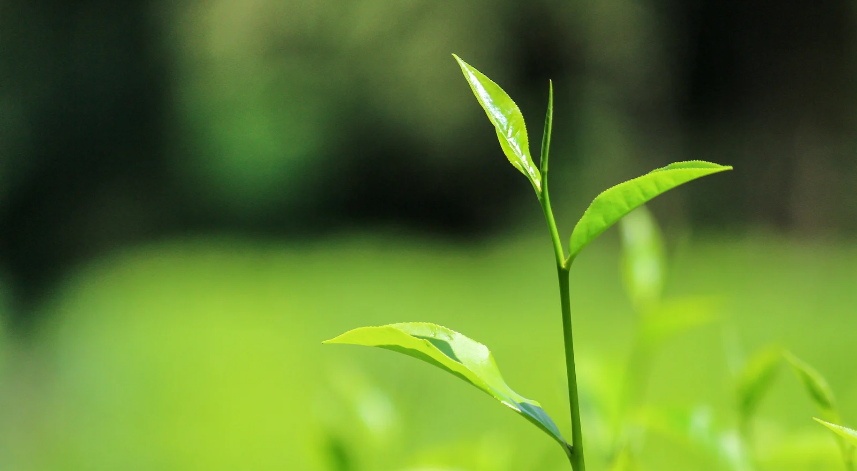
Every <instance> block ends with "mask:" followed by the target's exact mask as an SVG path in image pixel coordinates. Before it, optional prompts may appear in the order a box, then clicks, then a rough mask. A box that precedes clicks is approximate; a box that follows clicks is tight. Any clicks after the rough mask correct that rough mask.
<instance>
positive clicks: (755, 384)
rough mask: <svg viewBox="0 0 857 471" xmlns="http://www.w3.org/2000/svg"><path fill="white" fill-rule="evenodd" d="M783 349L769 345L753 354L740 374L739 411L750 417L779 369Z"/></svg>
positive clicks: (743, 416) (745, 418) (738, 388)
mask: <svg viewBox="0 0 857 471" xmlns="http://www.w3.org/2000/svg"><path fill="white" fill-rule="evenodd" d="M782 355H783V353H782V349H780V348H776V347H769V348H765V349H762V350H760V351H759V352H757V353H756V354H755V355H753V357H752V358H750V360H748V361H747V363H746V364H745V365H744V368H743V369H742V370H741V372H740V373H739V375H738V387H737V396H738V397H737V399H738V412H739V413H740V415H741V417H742V419H744V420H747V419H749V418H750V417H751V416H752V415H753V413H754V412H755V411H756V407H758V405H759V402H760V401H761V400H762V397H763V396H764V395H765V393H766V392H767V391H768V389H769V388H770V386H771V384H772V383H773V382H774V378H776V376H777V371H779V366H780V359H781V358H782Z"/></svg>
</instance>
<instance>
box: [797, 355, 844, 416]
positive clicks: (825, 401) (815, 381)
mask: <svg viewBox="0 0 857 471" xmlns="http://www.w3.org/2000/svg"><path fill="white" fill-rule="evenodd" d="M783 357H785V359H786V360H787V361H788V362H789V364H790V365H791V366H792V369H793V370H794V372H795V374H796V375H797V377H798V379H799V380H800V381H801V383H803V385H804V387H806V391H807V393H809V397H810V398H811V399H812V401H813V402H814V403H815V405H816V406H818V408H819V409H820V410H821V412H822V413H823V414H824V415H825V416H826V418H829V419H830V420H837V421H838V417H839V412H838V411H837V408H836V400H835V399H834V396H833V391H832V390H831V389H830V386H828V384H827V380H825V379H824V377H823V376H821V374H820V373H819V372H818V371H816V370H815V368H813V367H811V366H809V365H808V364H806V363H805V362H803V361H801V360H800V359H798V358H797V357H796V356H794V355H793V354H791V353H789V352H784V353H783Z"/></svg>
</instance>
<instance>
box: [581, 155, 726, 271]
mask: <svg viewBox="0 0 857 471" xmlns="http://www.w3.org/2000/svg"><path fill="white" fill-rule="evenodd" d="M726 170H732V167H728V166H723V165H718V164H713V163H710V162H702V161H693V162H676V163H673V164H670V165H667V166H666V167H663V168H659V169H656V170H653V171H651V172H649V173H647V174H645V175H643V176H641V177H637V178H635V179H633V180H629V181H627V182H625V183H620V184H618V185H616V186H614V187H612V188H610V189H608V190H606V191H604V192H603V193H601V194H600V195H598V196H597V197H595V200H593V201H592V204H590V205H589V208H587V209H586V212H584V213H583V217H581V218H580V220H579V221H578V222H577V225H576V226H575V227H574V231H573V232H572V234H571V245H570V247H569V252H570V256H571V257H572V258H574V257H575V256H577V254H579V253H580V251H581V250H583V248H584V247H586V246H587V245H588V244H589V243H590V242H592V241H593V240H595V238H596V237H598V236H599V235H601V233H602V232H604V231H605V230H607V229H608V228H609V227H610V226H612V225H613V224H615V223H616V221H618V220H619V219H621V218H622V216H625V215H626V214H628V213H630V212H631V211H632V210H634V209H635V208H637V207H639V206H640V205H642V204H645V203H646V202H647V201H649V200H651V199H652V198H654V197H656V196H658V195H660V194H661V193H664V192H666V191H668V190H671V189H673V188H675V187H677V186H679V185H681V184H683V183H687V182H689V181H691V180H695V179H697V178H699V177H704V176H706V175H711V174H713V173H718V172H723V171H726Z"/></svg>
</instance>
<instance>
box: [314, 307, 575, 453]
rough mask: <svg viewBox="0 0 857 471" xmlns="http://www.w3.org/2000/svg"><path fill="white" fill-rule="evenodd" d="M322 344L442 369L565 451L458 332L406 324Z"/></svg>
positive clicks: (536, 412) (481, 349) (549, 424)
mask: <svg viewBox="0 0 857 471" xmlns="http://www.w3.org/2000/svg"><path fill="white" fill-rule="evenodd" d="M324 343H339V344H349V345H364V346H367V347H380V348H384V349H387V350H392V351H395V352H399V353H403V354H405V355H408V356H411V357H414V358H417V359H419V360H423V361H425V362H426V363H430V364H432V365H434V366H436V367H438V368H440V369H443V370H446V371H448V372H450V373H452V374H454V375H455V376H458V377H459V378H461V379H463V380H464V381H467V382H468V383H470V384H472V385H474V386H476V387H477V388H479V389H481V390H482V391H485V392H486V393H488V394H490V395H491V396H492V397H494V398H495V399H497V400H498V401H500V402H502V403H503V404H505V405H506V406H508V407H510V408H511V409H512V410H514V411H515V412H517V413H519V414H520V415H522V416H524V418H526V419H527V420H529V421H530V422H532V423H533V424H535V425H536V426H537V427H539V428H540V429H541V430H542V431H544V432H546V433H547V434H549V435H550V436H551V437H552V438H553V439H554V440H556V441H557V442H559V443H560V444H561V445H562V446H563V448H564V449H565V450H566V453H568V452H569V449H568V443H567V442H566V441H565V439H564V438H563V437H562V434H560V432H559V429H557V427H556V424H554V422H553V420H551V418H550V417H549V416H548V415H547V413H546V412H545V411H544V409H542V407H541V405H539V403H538V402H536V401H533V400H530V399H527V398H525V397H523V396H521V395H520V394H518V393H516V392H515V391H513V390H512V389H511V388H510V387H509V386H508V385H507V384H506V381H504V380H503V377H502V375H501V374H500V370H499V369H498V368H497V364H496V363H495V362H494V357H493V356H492V355H491V352H490V351H489V350H488V347H486V346H485V345H482V344H481V343H479V342H476V341H475V340H472V339H470V338H468V337H466V336H464V335H462V334H460V333H458V332H455V331H453V330H450V329H447V328H446V327H441V326H439V325H435V324H429V323H424V322H409V323H402V324H390V325H384V326H380V327H360V328H357V329H354V330H350V331H348V332H346V333H344V334H342V335H340V336H339V337H336V338H334V339H331V340H328V341H326V342H324Z"/></svg>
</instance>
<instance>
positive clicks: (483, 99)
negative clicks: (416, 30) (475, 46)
mask: <svg viewBox="0 0 857 471" xmlns="http://www.w3.org/2000/svg"><path fill="white" fill-rule="evenodd" d="M452 56H453V57H455V60H456V61H458V65H459V66H461V71H462V72H463V73H464V78H465V79H467V83H469V84H470V88H471V89H472V90H473V94H474V95H475V96H476V99H477V100H478V101H479V104H480V105H482V109H484V110H485V113H486V114H487V115H488V119H489V120H491V123H492V124H493V125H494V129H495V131H497V139H499V140H500V147H502V148H503V153H504V154H506V158H507V159H509V162H511V163H512V165H514V166H515V168H517V169H518V170H520V171H521V173H523V174H524V175H526V176H527V178H528V179H529V180H530V183H532V185H533V187H534V188H535V189H536V191H541V174H540V173H539V170H538V168H536V166H535V165H534V164H533V158H532V156H531V155H530V144H529V139H528V138H527V127H526V125H525V124H524V115H523V114H522V113H521V110H520V109H519V108H518V105H516V104H515V102H514V101H512V98H511V97H509V95H508V94H507V93H506V92H505V91H503V89H502V88H500V86H499V85H497V84H496V83H494V82H493V81H492V80H491V79H489V78H488V77H486V76H485V75H483V74H482V72H479V71H478V70H476V69H475V68H473V67H472V66H471V65H470V64H468V63H467V62H464V61H463V60H461V58H460V57H458V56H456V55H455V54H453V55H452Z"/></svg>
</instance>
